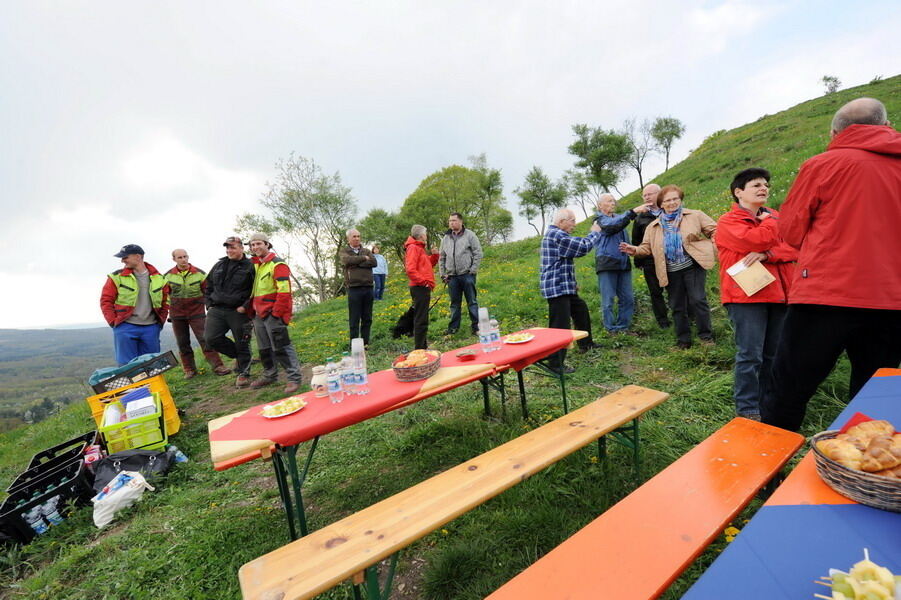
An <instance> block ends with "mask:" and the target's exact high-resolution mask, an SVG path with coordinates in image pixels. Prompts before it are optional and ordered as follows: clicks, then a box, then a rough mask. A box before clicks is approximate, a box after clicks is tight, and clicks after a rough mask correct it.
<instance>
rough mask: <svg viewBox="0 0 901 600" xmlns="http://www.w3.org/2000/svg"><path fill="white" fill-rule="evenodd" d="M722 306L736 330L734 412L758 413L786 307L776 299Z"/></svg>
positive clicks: (741, 413) (769, 374)
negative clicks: (774, 300) (773, 300)
mask: <svg viewBox="0 0 901 600" xmlns="http://www.w3.org/2000/svg"><path fill="white" fill-rule="evenodd" d="M725 307H726V311H727V312H728V313H729V319H730V320H731V321H732V329H733V330H734V332H735V348H736V352H735V370H734V372H735V383H734V385H733V391H732V396H733V398H734V399H735V412H736V413H737V414H738V415H740V416H748V415H760V402H761V401H762V400H763V396H764V394H765V393H766V388H767V385H768V383H769V381H770V377H771V373H772V370H773V359H774V358H775V356H776V349H777V348H778V347H779V342H780V340H781V338H782V324H783V323H784V322H785V314H786V312H787V310H788V307H787V305H785V304H781V303H775V302H756V303H732V302H730V303H727V304H725Z"/></svg>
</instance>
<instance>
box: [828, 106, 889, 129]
mask: <svg viewBox="0 0 901 600" xmlns="http://www.w3.org/2000/svg"><path fill="white" fill-rule="evenodd" d="M886 124H888V113H887V112H886V110H885V104H883V103H882V102H880V101H879V100H876V99H875V98H857V99H856V100H851V102H848V103H847V104H845V105H844V106H843V107H841V108H840V109H838V111H837V112H836V113H835V116H834V117H832V131H834V132H835V133H840V132H842V131H843V130H844V129H845V128H847V127H848V126H850V125H886Z"/></svg>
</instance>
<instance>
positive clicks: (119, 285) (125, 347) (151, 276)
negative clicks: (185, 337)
mask: <svg viewBox="0 0 901 600" xmlns="http://www.w3.org/2000/svg"><path fill="white" fill-rule="evenodd" d="M113 256H115V257H116V258H119V259H121V260H122V264H123V265H125V268H123V269H119V270H118V271H114V272H112V273H110V274H109V275H108V276H107V279H106V284H104V286H103V291H102V292H101V293H100V310H101V311H103V318H104V319H106V322H107V323H108V324H109V326H110V327H112V328H113V344H114V347H115V352H116V362H118V363H119V364H120V365H124V364H125V363H127V362H129V361H131V360H132V359H133V358H135V357H137V356H141V355H142V354H148V353H158V352H159V351H160V331H161V330H162V329H163V323H165V322H166V316H167V315H168V313H169V286H168V285H167V283H166V278H165V277H164V276H163V275H161V274H160V272H159V271H157V270H156V268H155V267H154V266H153V265H151V264H150V263H145V262H144V250H143V248H141V247H140V246H138V245H137V244H126V245H125V246H122V248H121V249H120V250H119V252H117V253H116V254H114V255H113Z"/></svg>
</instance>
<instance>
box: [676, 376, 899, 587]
mask: <svg viewBox="0 0 901 600" xmlns="http://www.w3.org/2000/svg"><path fill="white" fill-rule="evenodd" d="M857 412H862V413H864V414H866V415H868V416H870V417H873V418H875V419H888V420H889V421H891V422H892V423H894V424H895V425H896V426H897V425H898V424H901V376H897V377H875V378H873V379H871V380H870V381H869V382H867V384H866V385H865V386H864V388H863V389H862V390H861V391H860V393H859V394H858V395H857V396H856V397H855V398H854V400H853V401H852V402H851V403H849V405H848V406H847V407H846V408H845V410H843V411H842V412H841V413H840V414H839V416H838V417H837V418H836V419H835V421H834V422H833V424H832V426H831V428H832V429H839V428H840V427H841V426H842V425H844V423H845V422H847V421H848V419H850V418H851V417H852V416H853V415H854V413H857ZM864 548H867V549H868V550H869V553H870V558H871V559H872V560H873V561H875V562H876V563H877V564H880V565H882V566H884V567H887V568H888V569H889V570H891V571H892V572H893V573H895V574H901V513H893V512H889V511H884V510H878V509H875V508H870V507H868V506H862V505H860V504H798V505H796V506H791V505H789V506H780V505H764V506H763V507H761V509H760V510H759V511H757V514H755V515H754V517H753V518H752V519H751V521H750V522H749V523H748V524H747V526H745V528H744V529H743V530H742V531H741V533H739V535H738V536H737V537H736V538H735V540H734V541H733V542H732V543H731V544H729V546H728V547H727V548H726V549H725V550H724V551H723V553H722V554H721V555H720V556H719V557H718V558H717V559H716V561H714V563H713V564H712V565H711V566H710V568H709V569H707V571H706V572H705V573H704V574H703V575H702V576H701V578H700V579H698V581H697V582H695V584H694V585H693V586H692V587H691V589H689V590H688V592H687V593H686V594H685V595H684V596H683V599H689V600H726V599H730V600H731V599H736V600H744V599H747V600H752V599H753V600H761V599H764V598H765V599H767V600H782V599H784V600H799V599H812V598H813V595H814V594H816V593H819V594H824V595H828V590H827V588H824V587H822V586H820V585H817V584H815V583H813V582H814V581H815V580H817V579H818V578H819V577H821V576H824V575H828V574H829V569H830V568H835V569H842V570H847V569H849V568H850V567H851V566H852V565H853V564H854V563H856V562H858V561H860V560H862V559H863V549H864Z"/></svg>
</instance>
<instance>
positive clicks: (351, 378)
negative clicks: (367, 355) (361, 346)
mask: <svg viewBox="0 0 901 600" xmlns="http://www.w3.org/2000/svg"><path fill="white" fill-rule="evenodd" d="M341 387H342V388H344V395H345V397H346V396H353V395H354V394H356V393H357V376H356V375H355V374H354V363H353V361H352V360H351V359H350V352H342V353H341Z"/></svg>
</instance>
